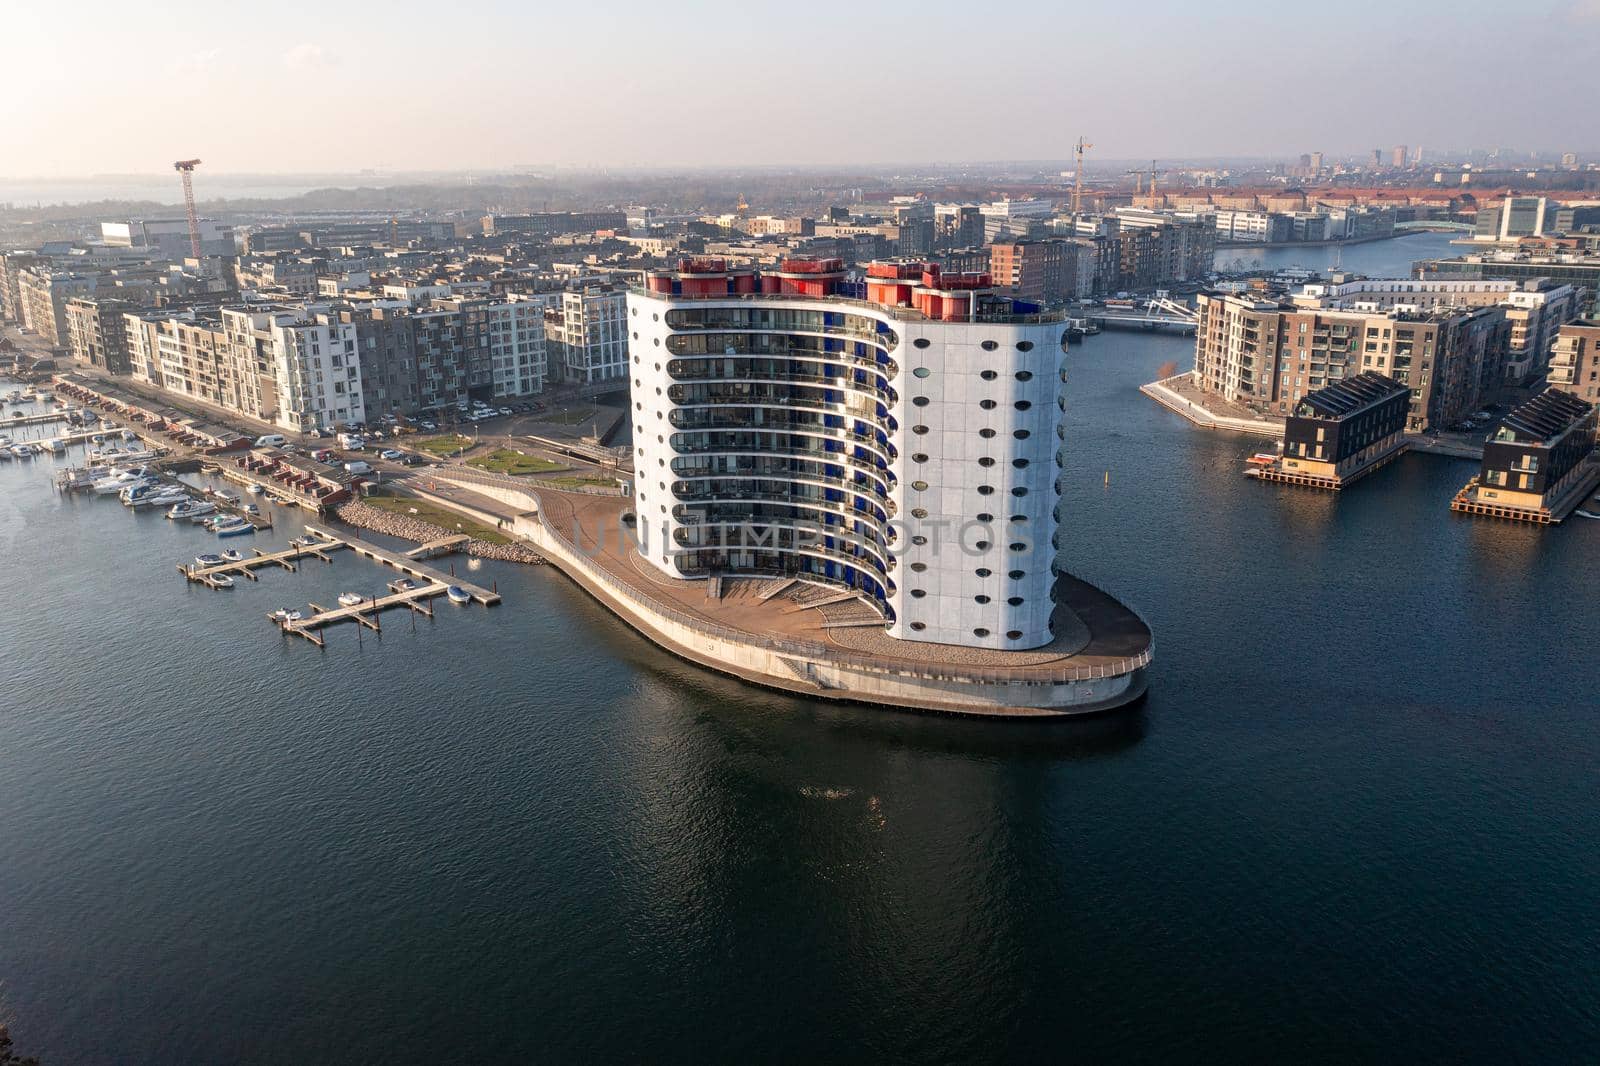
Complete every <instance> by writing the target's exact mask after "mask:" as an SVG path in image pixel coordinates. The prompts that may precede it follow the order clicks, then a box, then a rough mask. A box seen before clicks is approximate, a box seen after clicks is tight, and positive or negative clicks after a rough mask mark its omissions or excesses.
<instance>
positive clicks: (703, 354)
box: [628, 259, 1066, 651]
mask: <svg viewBox="0 0 1600 1066" xmlns="http://www.w3.org/2000/svg"><path fill="white" fill-rule="evenodd" d="M844 278H845V273H844V269H843V265H842V263H840V262H839V261H838V260H789V261H785V262H784V263H782V264H781V266H780V268H779V270H777V271H775V272H767V273H762V274H760V275H757V274H756V273H755V272H754V271H751V270H741V269H730V268H729V267H728V265H727V264H726V263H725V262H724V261H722V260H719V259H697V260H685V261H683V263H682V264H680V269H679V270H677V271H671V272H657V273H653V274H650V275H649V276H648V277H647V279H646V284H645V287H644V290H643V291H640V292H635V293H632V294H630V296H629V298H628V331H629V367H628V369H629V377H630V383H631V386H632V403H633V419H634V427H635V428H634V447H635V454H634V469H635V481H634V491H635V495H636V499H635V501H634V504H635V513H636V515H637V528H638V536H639V538H640V550H641V554H643V556H644V557H645V558H646V559H648V560H649V561H650V562H651V563H652V564H653V565H654V566H656V567H657V568H659V569H660V570H661V571H662V572H663V573H665V574H668V575H671V576H672V577H677V578H698V577H711V576H716V575H794V576H799V577H804V578H808V579H811V580H815V581H819V582H821V583H825V584H836V585H838V586H840V587H841V588H846V589H855V590H859V591H860V592H862V593H864V594H865V595H866V596H867V597H868V598H869V599H870V600H871V602H873V603H874V604H875V605H876V606H877V608H878V609H879V610H880V611H881V613H882V614H883V617H884V620H885V622H886V624H887V632H888V634H889V635H890V636H892V637H896V638H900V639H903V640H908V641H927V642H934V643H939V644H949V645H962V646H965V647H970V648H987V649H999V650H1012V651H1021V650H1025V649H1030V648H1038V647H1040V646H1042V645H1046V644H1049V643H1050V642H1051V641H1052V639H1054V631H1053V627H1052V613H1053V610H1054V606H1055V605H1054V602H1053V598H1052V592H1053V588H1054V584H1055V574H1054V571H1053V569H1052V562H1053V560H1054V556H1055V548H1054V546H1053V544H1054V534H1055V529H1056V518H1055V504H1056V499H1057V489H1056V476H1057V473H1058V471H1057V460H1056V449H1057V447H1058V441H1059V438H1058V435H1057V426H1058V423H1059V421H1060V418H1061V412H1062V409H1063V408H1062V403H1061V398H1060V392H1061V388H1062V385H1061V382H1062V378H1063V374H1062V370H1063V360H1064V339H1065V338H1064V334H1065V330H1066V323H1065V321H1064V319H1063V318H1062V316H1060V315H1054V314H1042V313H1039V310H1038V309H1037V308H1034V307H1031V306H1030V305H1026V304H1020V303H1018V302H1016V301H1013V300H1011V299H1009V298H1005V297H1001V296H997V295H995V294H994V293H993V292H992V291H991V290H990V288H989V284H990V282H989V277H988V275H986V274H957V275H952V274H948V273H941V271H940V270H939V268H938V267H937V266H935V265H932V264H924V263H912V262H887V263H874V264H872V265H871V266H870V267H869V268H868V270H867V279H866V282H865V284H857V285H855V286H851V285H850V284H849V283H847V282H846V281H845V280H844Z"/></svg>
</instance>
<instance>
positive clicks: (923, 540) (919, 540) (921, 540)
mask: <svg viewBox="0 0 1600 1066" xmlns="http://www.w3.org/2000/svg"><path fill="white" fill-rule="evenodd" d="M911 543H913V544H915V545H916V546H917V547H919V548H920V547H922V546H923V545H925V544H927V543H928V538H927V537H924V536H923V535H922V534H921V533H918V534H917V535H916V536H914V537H912V538H911Z"/></svg>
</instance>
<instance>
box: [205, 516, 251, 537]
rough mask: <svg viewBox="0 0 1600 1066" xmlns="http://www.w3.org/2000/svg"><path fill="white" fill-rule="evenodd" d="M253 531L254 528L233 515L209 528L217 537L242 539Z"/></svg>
mask: <svg viewBox="0 0 1600 1066" xmlns="http://www.w3.org/2000/svg"><path fill="white" fill-rule="evenodd" d="M255 531H256V527H255V526H253V525H251V524H250V523H249V522H246V521H245V520H244V519H242V518H238V517H235V516H233V515H229V516H228V517H227V518H226V519H224V520H223V521H221V522H217V523H215V524H214V525H212V527H211V532H213V533H215V534H216V535H217V536H219V537H242V536H244V535H246V534H249V533H254V532H255Z"/></svg>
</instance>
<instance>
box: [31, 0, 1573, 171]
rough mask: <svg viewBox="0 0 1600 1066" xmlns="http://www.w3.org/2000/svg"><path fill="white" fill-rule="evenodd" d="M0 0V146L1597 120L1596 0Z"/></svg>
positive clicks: (1148, 135) (494, 147)
mask: <svg viewBox="0 0 1600 1066" xmlns="http://www.w3.org/2000/svg"><path fill="white" fill-rule="evenodd" d="M7 7H8V10H7V12H6V16H5V17H6V20H7V24H6V26H5V32H4V36H3V37H0V69H4V71H5V73H6V85H7V95H8V99H7V102H6V106H5V108H4V109H3V110H0V173H4V174H10V175H28V176H65V175H81V174H89V173H129V172H138V171H153V170H161V169H167V168H170V166H171V161H172V160H174V159H178V158H183V157H187V156H198V157H201V158H203V159H204V160H205V162H206V167H207V169H208V170H210V171H211V172H212V173H223V172H288V171H317V172H333V171H352V170H357V169H360V168H366V167H377V168H392V169H430V170H446V169H450V170H454V169H473V168H492V167H507V166H511V165H516V164H529V165H534V166H541V165H605V166H622V167H626V166H639V165H650V166H679V165H723V164H743V163H771V164H830V165H831V164H839V165H849V164H880V163H893V162H901V161H904V162H919V161H920V162H957V161H965V160H995V159H1047V158H1063V157H1065V156H1066V155H1067V153H1068V148H1067V146H1068V145H1069V144H1070V143H1071V141H1072V140H1073V138H1074V137H1075V136H1077V135H1078V134H1079V133H1083V134H1085V135H1086V136H1087V137H1088V139H1089V140H1091V141H1092V142H1094V144H1095V146H1096V147H1095V152H1094V155H1095V156H1098V157H1099V158H1102V159H1114V158H1150V157H1179V156H1198V155H1280V156H1281V155H1284V154H1291V153H1298V152H1301V151H1312V150H1319V149H1320V150H1323V151H1326V152H1328V153H1329V154H1330V155H1333V154H1343V153H1354V152H1363V151H1366V150H1369V149H1371V148H1374V147H1382V148H1384V149H1385V150H1386V151H1387V149H1388V148H1389V147H1390V146H1392V145H1395V144H1402V143H1403V144H1408V145H1413V146H1415V145H1417V144H1419V143H1420V144H1423V145H1425V146H1438V147H1445V146H1451V147H1461V148H1466V147H1490V146H1495V145H1504V146H1508V147H1517V148H1523V149H1535V148H1550V149H1558V150H1559V149H1571V150H1578V151H1581V150H1586V149H1592V148H1595V147H1597V146H1600V123H1597V122H1596V114H1595V101H1596V100H1597V99H1600V96H1597V94H1600V89H1597V84H1600V83H1597V82H1596V80H1595V72H1596V71H1597V70H1600V0H1515V2H1506V0H1497V2H1494V3H1484V2H1478V0H1453V2H1451V0H1383V2H1376V0H1343V2H1341V3H1338V4H1333V5H1316V4H1312V5H1299V4H1292V3H1290V4H1281V3H1280V4H1263V3H1260V2H1259V0H1252V2H1250V3H1233V2H1227V0H1217V2H1209V3H1208V2H1204V0H1190V2H1185V3H1177V2H1168V0H1146V2H1138V0H1134V2H1119V3H1103V2H1095V3H1079V4H1069V3H1065V2H1056V3H1047V2H1032V0H1028V2H1016V3H994V2H990V3H975V2H972V0H961V2H943V0H916V2H902V3H894V4H890V3H883V2H878V3H871V2H861V0H854V2H850V3H835V2H832V0H818V2H812V3H802V4H797V3H793V2H786V3H781V4H780V3H768V2H763V0H747V2H744V3H737V4H736V3H731V2H730V3H696V2H693V0H676V2H666V3H662V2H659V0H657V2H652V3H632V2H622V0H617V2H611V3H606V2H599V0H588V2H574V3H565V4H559V5H557V4H547V3H542V2H539V0H502V2H473V0H459V2H455V3H440V2H437V0H430V2H427V3H421V2H411V0H398V2H382V0H374V2H368V3H361V4H355V3H346V2H343V0H325V2H322V3H317V4H307V3H299V2H283V3H273V4H266V5H263V4H256V3H244V2H239V3H235V2H234V0H223V2H221V3H211V4H201V3H184V4H176V3H171V4H168V3H160V2H145V3H134V2H127V0H117V2H106V0H81V2H73V0H46V2H36V3H27V4H23V3H16V4H9V5H7Z"/></svg>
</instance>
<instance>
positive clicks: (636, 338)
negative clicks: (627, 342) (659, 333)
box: [633, 331, 639, 340]
mask: <svg viewBox="0 0 1600 1066" xmlns="http://www.w3.org/2000/svg"><path fill="white" fill-rule="evenodd" d="M633 339H634V340H638V339H639V334H638V332H637V331H635V333H634V335H633Z"/></svg>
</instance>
